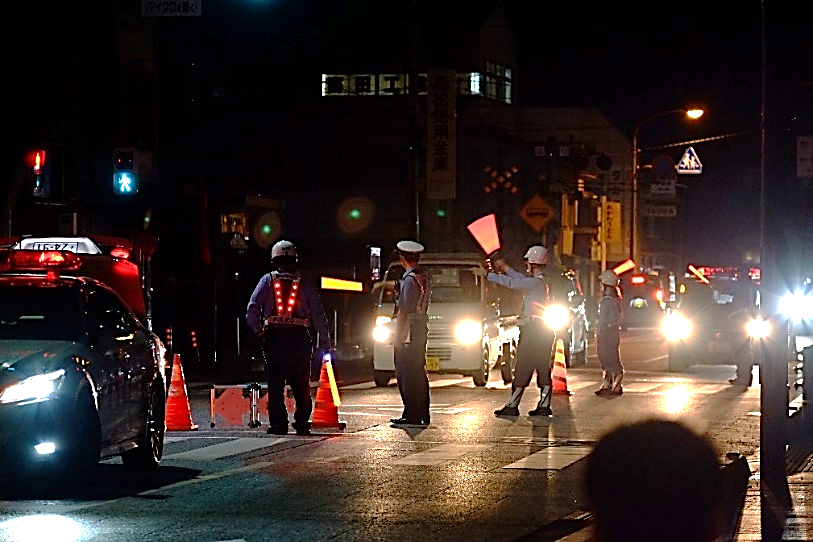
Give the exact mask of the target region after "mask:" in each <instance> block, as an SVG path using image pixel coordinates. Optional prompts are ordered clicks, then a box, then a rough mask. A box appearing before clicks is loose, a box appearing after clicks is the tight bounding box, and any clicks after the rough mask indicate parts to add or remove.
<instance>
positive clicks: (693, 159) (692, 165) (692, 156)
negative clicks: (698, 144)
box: [677, 147, 703, 175]
mask: <svg viewBox="0 0 813 542" xmlns="http://www.w3.org/2000/svg"><path fill="white" fill-rule="evenodd" d="M677 172H678V173H682V174H686V175H700V174H701V173H703V164H701V163H700V158H698V156H697V153H696V152H694V149H693V148H691V147H689V148H688V149H686V152H684V153H683V157H682V158H681V159H680V162H678V163H677Z"/></svg>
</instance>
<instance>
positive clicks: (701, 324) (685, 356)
mask: <svg viewBox="0 0 813 542" xmlns="http://www.w3.org/2000/svg"><path fill="white" fill-rule="evenodd" d="M758 303H759V290H758V284H756V283H754V282H753V281H752V280H750V279H749V278H748V277H747V276H746V277H744V278H743V277H740V276H718V277H713V276H712V277H709V278H708V279H706V280H705V281H700V280H688V281H686V282H684V283H683V284H682V285H681V286H680V293H679V297H678V300H677V307H676V309H675V310H670V312H669V314H667V316H666V317H665V318H664V325H663V331H664V333H665V334H666V336H667V339H669V369H670V370H672V371H685V370H686V369H688V368H689V366H690V365H701V364H702V365H714V364H719V365H735V364H737V363H738V362H740V363H742V362H743V359H747V364H749V365H750V363H751V360H752V359H753V357H752V353H751V340H750V335H749V330H748V327H749V323H752V322H753V321H755V318H756V316H757V307H758Z"/></svg>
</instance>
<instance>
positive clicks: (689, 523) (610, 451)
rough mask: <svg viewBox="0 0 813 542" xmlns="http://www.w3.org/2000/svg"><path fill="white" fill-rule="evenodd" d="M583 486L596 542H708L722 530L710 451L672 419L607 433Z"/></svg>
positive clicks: (718, 476) (718, 479) (717, 471)
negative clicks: (589, 507)
mask: <svg viewBox="0 0 813 542" xmlns="http://www.w3.org/2000/svg"><path fill="white" fill-rule="evenodd" d="M586 489H587V497H588V499H589V501H590V505H591V508H592V511H593V515H594V518H595V522H594V526H595V530H596V540H598V541H599V542H616V541H618V542H620V541H624V542H638V541H647V542H653V541H660V542H671V541H675V542H678V541H680V542H711V541H713V540H716V539H717V538H719V537H720V536H721V535H722V534H723V533H724V527H723V518H722V501H721V499H722V492H721V474H720V466H719V464H718V460H717V453H716V451H715V449H714V446H713V445H712V444H711V442H709V441H708V440H707V439H706V438H704V437H701V436H700V435H698V434H696V433H694V432H693V431H691V430H690V429H688V428H687V427H685V426H683V425H681V424H679V423H676V422H671V421H658V420H650V421H644V422H638V423H634V424H631V425H626V426H622V427H619V428H617V429H615V430H613V431H611V432H610V433H608V434H607V435H605V436H604V437H603V438H602V439H601V440H599V442H598V444H596V447H595V449H594V450H593V452H592V453H591V454H590V456H589V457H588V462H587V473H586Z"/></svg>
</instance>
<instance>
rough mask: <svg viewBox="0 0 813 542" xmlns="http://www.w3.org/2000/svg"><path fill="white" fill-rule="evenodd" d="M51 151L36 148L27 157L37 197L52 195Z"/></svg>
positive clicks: (33, 193)
mask: <svg viewBox="0 0 813 542" xmlns="http://www.w3.org/2000/svg"><path fill="white" fill-rule="evenodd" d="M48 159H49V153H48V152H47V151H46V150H45V149H34V150H32V151H31V152H29V153H28V156H27V157H26V165H27V166H28V168H29V172H30V175H31V187H32V195H33V196H34V197H35V198H48V197H50V196H51V178H50V162H49V160H48Z"/></svg>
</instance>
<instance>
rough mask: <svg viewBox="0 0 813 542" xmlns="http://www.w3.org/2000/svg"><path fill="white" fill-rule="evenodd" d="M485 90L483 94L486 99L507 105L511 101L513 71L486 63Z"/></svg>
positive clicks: (492, 63)
mask: <svg viewBox="0 0 813 542" xmlns="http://www.w3.org/2000/svg"><path fill="white" fill-rule="evenodd" d="M484 81H485V88H484V89H483V93H484V94H485V96H486V97H487V98H491V99H492V100H499V101H501V102H505V103H507V104H510V103H512V101H513V70H512V69H511V68H509V67H507V66H501V65H500V64H496V63H494V62H486V70H485V76H484Z"/></svg>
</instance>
